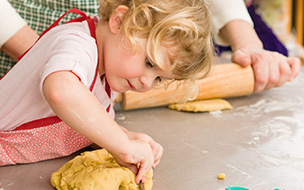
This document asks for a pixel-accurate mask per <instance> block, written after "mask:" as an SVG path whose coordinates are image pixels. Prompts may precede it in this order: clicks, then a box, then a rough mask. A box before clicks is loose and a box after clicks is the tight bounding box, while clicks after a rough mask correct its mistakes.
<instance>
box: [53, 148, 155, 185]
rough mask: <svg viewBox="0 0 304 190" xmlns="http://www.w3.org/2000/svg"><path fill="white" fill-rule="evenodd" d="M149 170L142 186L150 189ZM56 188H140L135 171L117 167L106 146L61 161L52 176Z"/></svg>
mask: <svg viewBox="0 0 304 190" xmlns="http://www.w3.org/2000/svg"><path fill="white" fill-rule="evenodd" d="M152 176H153V171H152V169H151V170H150V171H149V172H148V173H147V175H146V181H145V184H144V185H145V189H146V190H151V189H152V183H153V182H152ZM51 183H52V185H53V187H55V188H56V189H57V190H70V189H73V190H139V189H140V188H139V185H138V184H136V183H135V174H134V173H133V172H132V171H131V170H129V169H128V168H125V167H121V166H119V165H118V164H117V163H116V161H115V160H114V158H113V156H112V155H111V154H110V153H109V152H107V151H106V150H105V149H100V150H95V151H88V152H84V153H82V154H81V155H80V156H76V157H75V158H74V159H72V160H70V161H69V162H67V163H66V164H64V165H63V166H62V167H61V168H60V169H59V170H58V171H56V172H54V173H53V174H52V176H51Z"/></svg>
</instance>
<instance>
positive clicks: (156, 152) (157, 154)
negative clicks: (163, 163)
mask: <svg viewBox="0 0 304 190" xmlns="http://www.w3.org/2000/svg"><path fill="white" fill-rule="evenodd" d="M124 131H125V133H126V134H127V136H128V137H129V139H130V140H143V141H145V142H147V143H148V144H149V145H150V147H151V149H152V152H153V156H154V163H153V168H155V167H156V166H157V165H158V164H159V162H160V158H161V157H162V155H163V151H164V149H163V147H162V146H161V145H160V144H159V143H157V142H155V141H154V140H153V139H152V138H151V137H150V136H149V135H147V134H144V133H136V132H131V131H128V130H126V129H124Z"/></svg>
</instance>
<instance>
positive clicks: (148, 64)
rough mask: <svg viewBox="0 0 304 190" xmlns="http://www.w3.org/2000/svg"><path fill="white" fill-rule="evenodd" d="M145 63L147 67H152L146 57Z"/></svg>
mask: <svg viewBox="0 0 304 190" xmlns="http://www.w3.org/2000/svg"><path fill="white" fill-rule="evenodd" d="M145 63H146V65H147V66H148V67H153V66H154V65H153V64H152V63H151V62H150V60H149V59H148V58H146V60H145Z"/></svg>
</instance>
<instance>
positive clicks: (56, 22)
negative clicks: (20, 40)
mask: <svg viewBox="0 0 304 190" xmlns="http://www.w3.org/2000/svg"><path fill="white" fill-rule="evenodd" d="M68 13H77V14H79V15H80V16H81V17H78V18H74V19H72V20H70V21H68V22H66V23H70V22H82V21H84V20H87V19H90V17H88V16H87V15H86V14H85V13H84V12H82V11H80V10H78V9H71V10H69V11H67V12H66V13H64V14H63V15H62V16H61V17H59V18H58V19H57V20H56V21H55V22H54V23H53V24H51V26H49V27H48V28H47V29H46V30H44V31H43V32H42V33H41V35H40V36H39V38H38V39H37V41H38V40H39V39H40V38H41V37H42V36H43V35H44V34H45V33H47V32H48V31H50V30H51V29H52V28H54V27H55V26H57V25H58V24H59V22H60V21H61V19H62V18H63V17H64V16H65V15H67V14H68ZM93 24H94V20H93ZM91 34H92V31H91ZM93 37H94V38H96V36H95V32H94V36H93ZM37 41H36V42H37ZM32 47H33V46H32ZM32 47H30V48H29V49H28V50H26V52H24V53H23V54H22V55H20V56H19V57H18V60H20V59H22V57H23V56H24V55H25V54H26V53H27V52H28V51H29V50H30V49H31V48H32Z"/></svg>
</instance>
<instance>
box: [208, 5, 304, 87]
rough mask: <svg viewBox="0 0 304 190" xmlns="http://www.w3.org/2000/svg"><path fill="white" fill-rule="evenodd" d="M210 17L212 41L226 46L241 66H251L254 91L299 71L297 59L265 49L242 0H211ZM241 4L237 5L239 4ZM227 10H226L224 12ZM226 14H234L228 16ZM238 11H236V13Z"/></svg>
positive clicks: (286, 79) (273, 84) (293, 75)
mask: <svg viewBox="0 0 304 190" xmlns="http://www.w3.org/2000/svg"><path fill="white" fill-rule="evenodd" d="M213 2H214V4H213V6H212V7H213V8H212V9H211V11H213V12H212V13H213V14H218V15H217V16H216V15H213V16H215V17H216V18H215V19H213V24H214V25H215V27H214V28H215V29H214V31H215V32H216V33H215V41H216V43H218V44H220V45H230V46H231V48H232V51H233V54H232V61H233V62H235V63H238V64H240V65H242V66H249V65H251V66H252V68H253V72H254V76H255V87H254V91H255V92H261V91H263V90H268V89H271V88H273V87H278V86H281V85H283V84H284V83H285V82H287V81H291V80H293V79H294V78H295V77H296V76H297V75H298V73H299V71H300V65H301V63H300V60H299V59H298V58H288V57H285V56H284V55H282V54H280V53H277V52H271V51H267V50H265V49H264V48H263V44H262V42H261V40H260V39H259V37H258V36H257V34H256V32H255V30H254V28H253V24H252V21H251V19H250V18H249V19H250V20H249V21H248V17H249V14H248V12H247V9H246V6H245V3H244V2H243V0H230V1H225V0H214V1H213ZM241 3H242V4H243V6H240V4H241ZM227 10H229V11H227ZM228 13H230V14H232V15H234V16H231V17H229V15H228ZM237 13H240V14H237Z"/></svg>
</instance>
